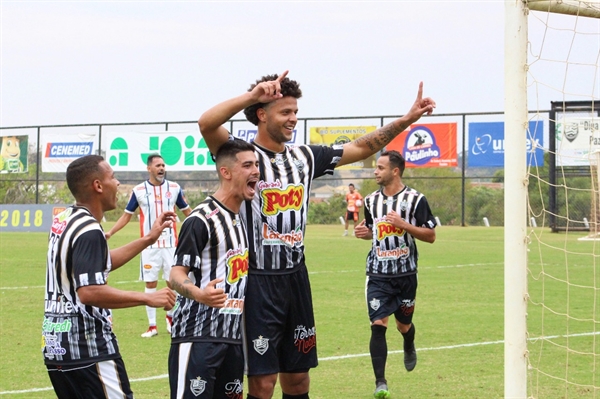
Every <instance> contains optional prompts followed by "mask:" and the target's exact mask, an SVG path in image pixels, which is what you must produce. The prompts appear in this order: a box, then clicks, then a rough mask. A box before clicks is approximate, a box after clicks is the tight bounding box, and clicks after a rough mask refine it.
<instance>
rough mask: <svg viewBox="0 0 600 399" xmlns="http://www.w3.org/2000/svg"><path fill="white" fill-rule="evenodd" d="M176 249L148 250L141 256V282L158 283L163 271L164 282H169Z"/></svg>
mask: <svg viewBox="0 0 600 399" xmlns="http://www.w3.org/2000/svg"><path fill="white" fill-rule="evenodd" d="M174 257H175V248H146V249H144V250H143V251H142V254H141V255H140V280H142V281H147V282H151V281H158V273H159V272H160V270H161V269H162V271H163V280H165V281H169V275H170V274H171V266H173V262H174V261H175V258H174Z"/></svg>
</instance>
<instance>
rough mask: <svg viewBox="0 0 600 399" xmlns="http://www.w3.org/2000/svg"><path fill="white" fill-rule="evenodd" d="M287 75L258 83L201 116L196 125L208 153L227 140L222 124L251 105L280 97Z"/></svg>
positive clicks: (283, 74) (227, 135)
mask: <svg viewBox="0 0 600 399" xmlns="http://www.w3.org/2000/svg"><path fill="white" fill-rule="evenodd" d="M287 74H288V71H285V72H284V73H282V74H281V75H279V77H278V78H277V79H275V80H273V81H270V82H262V83H259V84H258V85H256V86H255V87H254V89H252V91H249V92H246V93H244V94H242V95H240V96H237V97H234V98H232V99H229V100H226V101H224V102H222V103H220V104H217V105H215V106H214V107H212V108H211V109H209V110H208V111H206V112H204V113H203V114H202V116H201V117H200V119H199V120H198V125H199V127H200V133H201V134H202V137H204V141H206V145H207V146H208V149H209V150H210V152H212V153H213V154H215V153H216V152H217V150H218V149H219V147H221V145H222V144H223V143H225V142H226V141H227V140H229V132H228V131H227V129H225V127H223V124H224V123H226V122H227V121H228V120H230V119H231V118H233V117H234V116H235V115H236V114H237V113H238V112H240V111H242V110H244V108H246V107H249V106H251V105H253V104H256V103H265V104H266V103H269V102H271V101H274V100H277V99H278V98H281V97H282V96H281V81H282V80H283V79H284V78H285V77H286V76H287Z"/></svg>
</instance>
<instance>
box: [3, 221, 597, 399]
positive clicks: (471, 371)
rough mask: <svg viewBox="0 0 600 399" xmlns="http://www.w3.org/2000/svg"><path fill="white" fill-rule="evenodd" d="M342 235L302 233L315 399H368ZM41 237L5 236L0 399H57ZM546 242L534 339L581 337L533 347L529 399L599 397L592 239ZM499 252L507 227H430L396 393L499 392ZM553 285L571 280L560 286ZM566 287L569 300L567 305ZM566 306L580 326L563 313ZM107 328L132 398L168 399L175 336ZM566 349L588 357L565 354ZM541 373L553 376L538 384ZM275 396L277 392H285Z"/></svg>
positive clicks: (392, 344)
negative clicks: (313, 332) (412, 333)
mask: <svg viewBox="0 0 600 399" xmlns="http://www.w3.org/2000/svg"><path fill="white" fill-rule="evenodd" d="M105 227H106V228H108V227H110V223H107V224H106V225H105ZM342 231H343V228H342V227H341V226H339V225H336V226H309V227H308V232H307V238H306V248H307V250H306V254H307V260H308V262H307V263H308V268H309V272H310V276H311V283H312V290H313V298H314V304H315V314H316V319H317V331H318V352H319V359H320V364H319V367H317V368H316V369H315V370H313V371H311V381H312V382H311V392H310V394H311V398H312V399H333V398H348V399H368V398H372V392H373V389H374V379H373V373H372V369H371V363H370V358H369V356H368V348H369V337H370V327H369V320H368V317H367V309H366V305H365V300H364V283H365V275H364V259H365V256H366V253H367V251H368V249H369V242H366V241H362V240H358V239H356V238H354V237H342V236H341V234H342ZM540 232H541V230H540ZM137 234H138V228H137V226H136V225H135V224H133V223H132V224H130V225H129V226H128V227H127V228H125V229H124V230H122V231H121V232H119V234H117V235H116V236H115V237H113V238H112V239H111V240H110V242H109V244H110V246H111V247H117V246H120V245H122V244H124V243H125V242H127V241H130V240H132V239H134V238H136V237H137ZM46 236H47V235H46V234H44V233H10V234H8V233H3V234H0V254H1V255H0V396H2V397H6V398H53V397H54V395H53V391H52V390H51V388H50V387H51V385H50V381H49V379H48V376H47V374H46V371H45V367H44V365H43V360H42V356H41V352H40V342H41V322H42V317H43V298H44V287H43V286H44V280H45V251H46ZM579 236H581V234H580V235H579ZM541 237H543V238H542V239H541V242H542V243H543V244H541V245H538V244H537V243H536V242H534V243H533V244H532V245H531V253H532V254H533V255H532V256H534V257H535V259H536V260H534V261H532V264H533V265H534V267H533V268H532V271H531V273H530V276H531V279H530V280H531V281H530V290H531V295H532V298H533V299H536V300H540V298H542V297H543V298H544V300H545V301H548V302H550V303H552V302H556V304H552V305H551V306H552V311H550V310H549V309H548V308H545V307H542V306H533V305H532V309H531V313H530V316H529V317H530V319H529V323H530V329H531V331H532V336H538V335H540V334H541V333H542V332H543V333H544V334H545V335H551V334H558V335H561V334H567V335H568V334H571V333H583V334H584V335H583V336H579V335H578V336H575V337H572V338H569V337H566V338H562V337H558V338H556V339H554V340H544V341H539V340H538V341H536V342H534V343H532V345H531V346H532V348H531V349H530V351H531V353H530V358H531V359H532V364H533V366H534V367H533V369H532V371H531V375H530V394H531V396H532V397H535V398H538V397H539V398H543V397H545V398H562V397H590V398H591V397H597V394H598V392H597V388H594V386H595V387H598V386H599V385H600V383H599V381H597V379H596V377H595V370H596V369H597V368H598V366H599V364H598V361H597V360H596V358H597V357H598V355H597V354H595V351H593V349H592V348H594V347H595V337H596V335H595V334H592V335H589V334H588V333H593V332H595V328H597V327H596V322H595V320H596V318H595V309H596V304H597V301H598V298H597V296H598V295H597V293H596V291H595V290H594V289H591V290H588V289H581V291H582V295H581V296H582V299H581V300H580V299H577V295H576V293H577V292H579V291H580V290H578V289H577V285H584V282H585V285H593V286H596V285H597V284H595V283H593V284H592V283H590V281H589V279H590V278H591V279H592V281H593V282H595V281H596V280H598V276H596V273H592V272H590V270H591V269H593V270H595V269H596V265H595V262H594V259H595V257H593V256H589V255H585V253H590V251H591V250H592V249H593V246H594V244H593V243H590V242H579V241H577V236H574V235H569V236H566V235H564V234H563V235H560V234H549V233H544V234H541ZM503 251H504V249H503V230H502V229H501V228H494V227H492V228H485V227H469V228H461V227H446V226H442V227H439V228H438V229H437V241H436V242H435V243H434V244H433V245H431V244H426V243H420V245H419V253H420V261H419V270H420V272H419V289H418V293H417V305H416V313H415V318H414V322H415V325H416V328H417V336H416V345H417V351H418V355H419V362H418V365H417V368H416V369H415V370H414V371H413V372H411V373H407V372H406V371H405V369H404V366H403V362H402V353H401V349H402V343H401V342H402V341H401V337H400V335H399V333H397V332H396V331H395V330H394V329H393V328H390V330H389V331H388V336H387V338H388V348H389V351H390V355H389V356H388V365H387V375H386V377H387V379H388V385H389V387H390V391H391V393H392V398H500V397H503V395H504V377H503V373H504V369H503V367H504V366H503V357H504V346H503V343H502V340H503V333H504V326H503V324H504V301H503V295H504V276H503V273H504V272H503V253H504V252H503ZM586 251H587V252H586ZM566 257H568V258H569V259H568V263H569V265H571V264H572V265H573V266H574V267H573V268H569V269H568V271H565V266H564V260H565V259H564V258H566ZM542 261H543V263H544V266H543V267H542V265H541V264H542ZM588 265H589V267H588ZM551 270H555V273H554V272H551ZM561 270H562V271H561ZM593 270H592V271H593ZM578 272H580V275H578V274H577V273H578ZM137 278H138V260H137V258H136V259H134V260H133V261H132V262H130V263H129V264H128V265H126V266H124V267H123V268H121V269H119V270H118V271H116V272H115V273H113V274H111V278H110V280H109V281H110V284H111V285H113V286H115V287H118V288H120V289H125V290H138V291H142V290H143V284H142V283H141V282H139V281H137ZM560 278H566V279H568V280H569V281H572V282H573V284H571V285H565V284H560V281H559V280H560ZM160 286H164V282H161V283H160V285H159V287H160ZM567 291H568V292H570V296H567V297H566V298H567V299H566V300H565V293H567ZM590 300H591V303H589V301H590ZM565 302H566V303H565ZM554 305H556V308H555V307H554ZM555 309H556V314H555V312H554V310H555ZM561 311H564V312H565V313H567V312H570V313H572V314H574V315H576V318H577V319H572V318H570V317H564V316H561ZM590 315H591V316H590ZM158 318H159V320H162V318H163V316H162V311H158ZM579 319H585V320H582V321H580V320H579ZM588 319H591V321H590V320H588ZM586 320H587V321H586ZM114 323H115V332H116V334H117V337H118V338H119V343H120V346H121V352H122V354H123V357H124V359H125V364H126V366H127V369H128V373H129V377H130V379H131V380H132V388H133V390H134V392H135V395H136V398H142V399H144V398H148V399H151V398H167V397H169V389H168V379H167V377H166V374H167V356H168V350H169V344H170V338H169V336H168V335H167V333H166V330H165V328H164V326H163V325H162V323H160V324H159V335H158V336H157V337H154V338H152V339H142V338H140V334H141V333H142V332H144V331H145V329H146V327H147V325H146V324H147V321H146V313H145V310H144V308H143V307H139V308H132V309H124V310H116V311H115V312H114ZM565 326H566V327H565ZM555 331H558V332H555ZM585 334H587V335H585ZM564 346H569V348H571V349H573V350H575V351H578V352H583V353H585V354H584V355H581V356H580V355H578V353H577V352H567V351H566V350H565V349H564ZM561 349H562V350H561ZM592 352H593V353H592ZM590 353H591V354H590ZM571 363H573V365H574V367H575V369H574V370H572V371H571V368H566V364H569V365H570V364H571ZM538 370H539V371H541V372H538ZM546 372H547V373H551V374H552V375H556V376H558V377H557V378H554V377H545V376H544V373H546ZM561 378H569V379H572V380H575V381H576V382H577V383H578V384H580V385H581V386H579V385H567V384H565V382H563V381H561ZM590 386H591V388H590ZM274 397H275V398H279V397H281V394H280V392H279V391H277V392H276V394H275V396H274Z"/></svg>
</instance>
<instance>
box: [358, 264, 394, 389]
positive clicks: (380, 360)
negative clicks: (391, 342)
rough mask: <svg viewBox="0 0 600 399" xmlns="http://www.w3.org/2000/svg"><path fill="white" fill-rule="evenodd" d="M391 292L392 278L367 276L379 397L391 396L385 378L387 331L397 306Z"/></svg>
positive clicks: (373, 361) (367, 294) (366, 293)
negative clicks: (390, 318) (389, 320)
mask: <svg viewBox="0 0 600 399" xmlns="http://www.w3.org/2000/svg"><path fill="white" fill-rule="evenodd" d="M391 292H392V289H391V287H390V279H387V278H374V277H369V276H367V279H366V288H365V296H366V300H367V308H368V312H369V320H370V321H371V339H370V341H369V353H370V355H371V364H372V366H373V374H374V376H375V392H374V396H375V398H377V399H385V398H389V397H390V393H389V389H388V386H387V380H386V378H385V366H386V363H387V354H388V347H387V339H386V333H387V325H388V319H389V315H390V314H392V313H393V311H394V310H395V309H396V308H397V306H396V302H395V301H394V300H393V297H391V295H390V293H391Z"/></svg>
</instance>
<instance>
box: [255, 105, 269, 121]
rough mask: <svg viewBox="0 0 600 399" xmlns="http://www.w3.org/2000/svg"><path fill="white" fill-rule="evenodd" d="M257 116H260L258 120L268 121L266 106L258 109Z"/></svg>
mask: <svg viewBox="0 0 600 399" xmlns="http://www.w3.org/2000/svg"><path fill="white" fill-rule="evenodd" d="M256 116H257V117H258V120H259V121H260V122H263V123H264V122H266V121H267V111H266V110H265V109H264V108H259V109H257V110H256Z"/></svg>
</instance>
